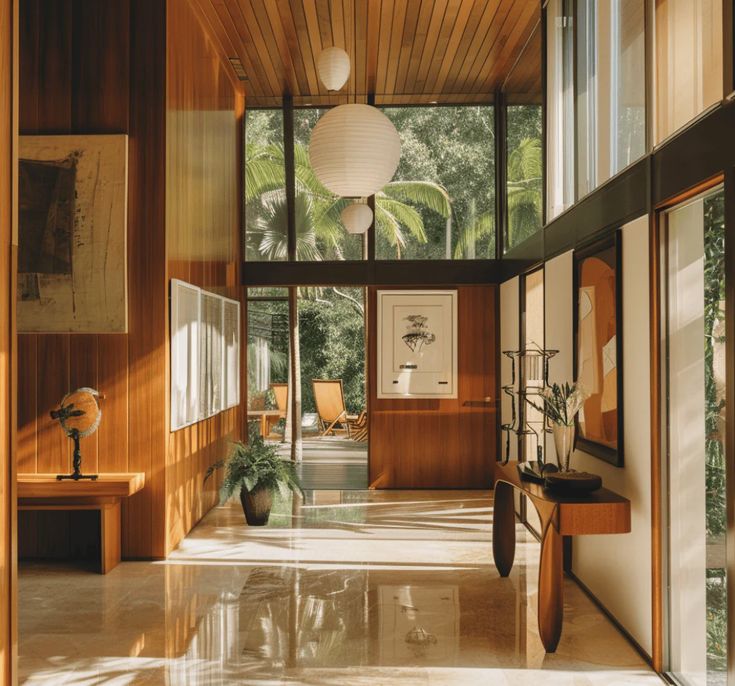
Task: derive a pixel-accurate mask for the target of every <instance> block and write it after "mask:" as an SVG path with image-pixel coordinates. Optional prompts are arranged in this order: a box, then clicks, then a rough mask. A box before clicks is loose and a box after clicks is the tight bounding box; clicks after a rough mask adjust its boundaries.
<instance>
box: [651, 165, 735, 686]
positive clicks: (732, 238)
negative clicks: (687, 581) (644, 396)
mask: <svg viewBox="0 0 735 686" xmlns="http://www.w3.org/2000/svg"><path fill="white" fill-rule="evenodd" d="M727 179H730V181H731V183H732V182H733V181H734V180H735V178H734V175H733V172H732V171H730V172H728V173H720V174H717V175H715V176H713V177H711V178H709V179H706V180H705V181H702V182H701V183H698V184H697V185H695V186H693V187H691V188H689V189H686V190H684V191H682V192H680V193H678V194H677V195H674V196H672V197H671V198H669V199H667V200H665V201H662V202H660V203H659V204H657V205H656V206H655V207H654V208H653V211H652V212H651V214H650V215H649V297H650V302H649V312H650V346H651V347H650V360H651V367H650V370H651V371H650V374H651V380H650V401H651V598H652V603H651V615H652V625H651V629H652V631H651V633H652V655H651V659H652V666H653V668H654V669H655V670H656V671H657V672H659V673H664V671H665V667H666V664H667V662H668V659H669V656H668V654H667V652H668V651H667V642H668V628H667V622H666V606H667V599H666V593H667V590H666V589H667V588H668V552H667V549H668V544H667V541H666V536H667V529H668V523H667V517H666V510H667V503H668V494H667V492H666V490H665V488H664V482H665V468H667V465H668V460H667V456H668V448H667V445H666V443H665V441H668V435H667V434H666V423H667V416H668V408H667V406H666V401H665V398H664V393H666V377H667V372H666V365H667V355H666V351H665V346H664V343H665V335H664V330H663V327H664V326H665V324H666V318H667V316H666V315H667V313H666V311H665V308H664V306H663V302H662V298H663V297H664V296H665V293H666V290H665V278H666V254H665V250H664V248H663V241H664V239H665V236H666V213H667V211H669V210H671V209H673V208H674V207H676V206H677V205H680V204H682V203H685V202H687V201H689V200H692V199H694V198H696V197H697V196H698V195H701V194H703V193H706V192H707V191H709V190H712V189H714V188H716V187H717V186H718V185H720V184H725V185H724V190H725V203H726V205H725V236H726V238H725V251H726V257H725V265H726V275H725V278H726V300H731V301H732V302H735V283H734V282H733V278H730V277H731V276H732V277H735V265H732V264H730V262H732V261H733V260H735V245H734V244H733V243H734V242H735V199H731V200H730V201H728V192H727V191H730V194H731V193H732V190H733V187H730V186H728V185H727V183H726V182H727ZM728 210H729V211H728ZM730 218H732V221H728V219H730ZM728 246H729V248H728ZM725 321H726V327H727V330H726V340H727V341H728V343H727V344H726V358H727V359H726V388H725V397H726V398H727V397H733V396H732V392H733V391H735V369H733V368H732V367H733V364H735V350H734V349H733V343H732V341H734V340H735V318H733V317H726V320H725ZM731 334H732V336H733V337H732V338H731V337H730V336H731ZM726 407H727V410H726V411H727V418H728V420H730V421H732V420H731V418H733V419H735V406H734V404H733V403H728V404H727V405H726ZM733 425H735V424H733V423H731V424H730V426H733ZM665 434H666V435H665ZM734 455H735V436H733V432H732V431H728V432H727V434H726V446H725V460H726V466H727V470H728V471H727V476H726V478H727V486H726V488H727V503H728V507H727V520H728V530H727V534H726V535H727V542H728V545H727V586H728V593H730V592H735V578H734V577H735V548H734V547H733V545H730V542H731V541H733V543H735V502H734V499H735V478H731V477H733V476H735V466H734V465H733V456H734ZM728 597H732V596H728ZM734 640H735V612H728V680H729V682H730V683H732V680H733V676H734V675H735V648H733V641H734Z"/></svg>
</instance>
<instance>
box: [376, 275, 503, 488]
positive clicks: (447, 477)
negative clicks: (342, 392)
mask: <svg viewBox="0 0 735 686" xmlns="http://www.w3.org/2000/svg"><path fill="white" fill-rule="evenodd" d="M457 291H458V331H459V334H458V335H459V341H458V344H459V345H458V355H459V360H458V362H459V365H458V366H459V384H458V393H457V398H456V399H453V400H431V399H429V400H392V399H391V400H385V399H382V400H381V399H378V397H377V383H376V378H377V377H376V360H377V348H376V344H377V342H376V340H375V339H376V337H375V336H374V335H371V336H369V337H368V341H369V342H368V367H369V370H368V389H369V401H370V443H369V446H370V485H371V487H372V488H489V487H490V485H491V482H492V474H493V463H494V461H495V452H496V406H497V405H496V403H497V389H496V386H497V384H496V351H497V344H496V340H497V315H496V313H497V308H496V295H497V294H496V291H497V288H496V287H495V286H460V287H458V288H457ZM376 293H377V291H376V289H375V288H371V289H370V290H369V293H368V326H371V327H375V323H376V322H377V295H376ZM488 397H489V398H491V399H492V400H491V401H490V402H489V403H485V402H483V401H484V399H485V398H488Z"/></svg>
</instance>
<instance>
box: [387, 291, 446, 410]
mask: <svg viewBox="0 0 735 686" xmlns="http://www.w3.org/2000/svg"><path fill="white" fill-rule="evenodd" d="M456 397H457V291H378V398H456Z"/></svg>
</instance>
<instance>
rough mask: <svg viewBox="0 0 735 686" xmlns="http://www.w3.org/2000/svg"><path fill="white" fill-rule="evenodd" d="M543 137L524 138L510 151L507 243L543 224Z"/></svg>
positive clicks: (510, 243)
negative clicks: (541, 138) (541, 139)
mask: <svg viewBox="0 0 735 686" xmlns="http://www.w3.org/2000/svg"><path fill="white" fill-rule="evenodd" d="M542 173H543V169H542V160H541V141H540V139H538V138H524V139H522V140H521V142H520V143H519V144H518V147H517V148H515V150H513V151H512V152H511V153H510V155H508V191H507V192H508V245H518V244H519V243H521V242H522V241H523V240H525V239H526V238H528V237H529V236H531V235H533V234H534V233H535V232H536V231H537V230H538V229H539V228H540V227H541V203H542V202H543V197H542V196H543V193H542V188H541V179H542Z"/></svg>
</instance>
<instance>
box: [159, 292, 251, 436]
mask: <svg viewBox="0 0 735 686" xmlns="http://www.w3.org/2000/svg"><path fill="white" fill-rule="evenodd" d="M170 301H171V303H170V306H171V312H170V349H171V353H170V354H171V358H170V359H171V379H170V388H171V392H170V425H171V431H178V430H179V429H183V428H185V427H187V426H191V425H192V424H196V423H197V422H200V421H202V420H204V419H208V418H209V417H213V416H214V415H216V414H219V413H220V412H223V411H225V410H228V409H231V408H233V407H237V406H238V405H239V404H240V400H241V394H240V368H241V367H240V326H241V316H242V315H241V309H242V308H241V304H240V303H239V302H238V301H237V300H233V299H231V298H226V297H224V296H221V295H218V294H217V293H211V292H210V291H206V290H204V289H202V288H199V287H198V286H195V285H193V284H190V283H187V282H185V281H181V280H179V279H171V293H170Z"/></svg>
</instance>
